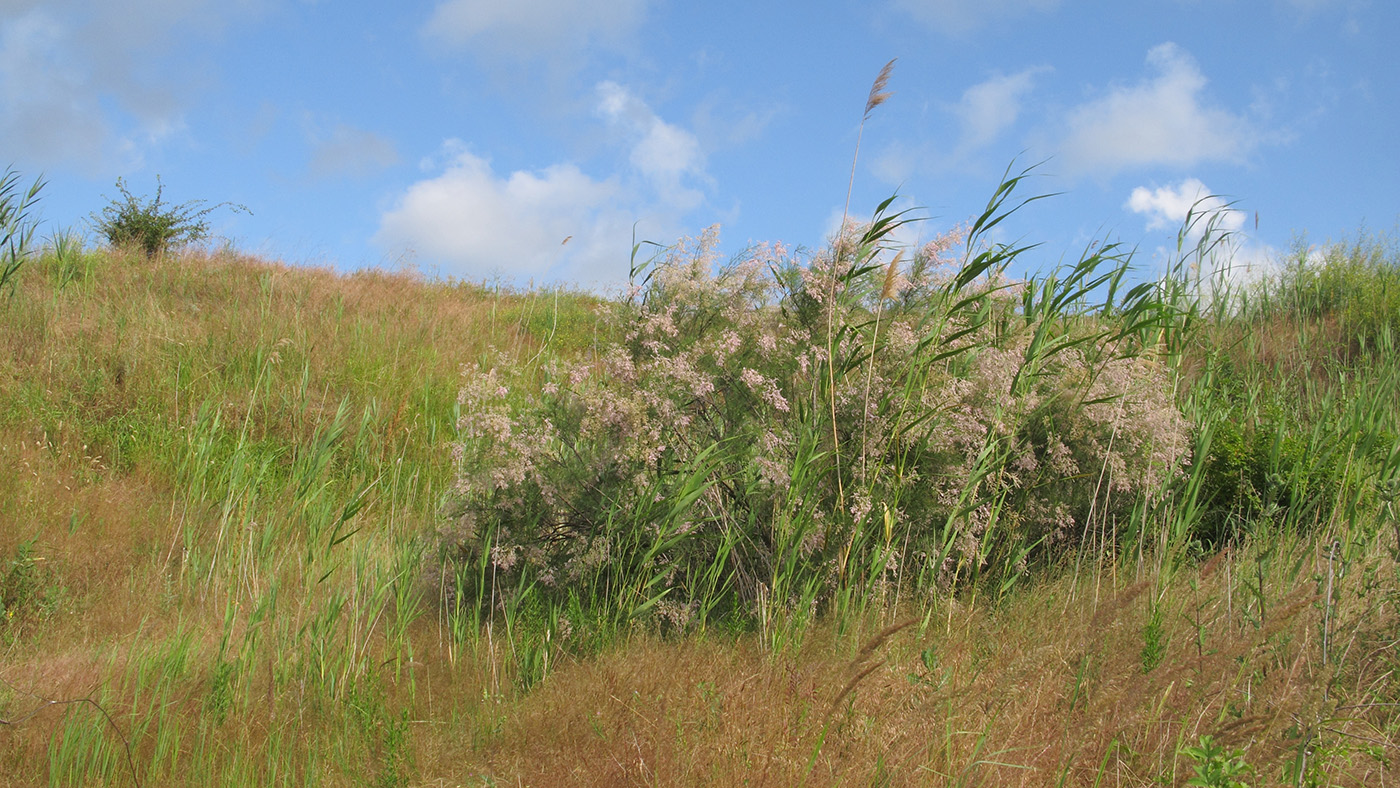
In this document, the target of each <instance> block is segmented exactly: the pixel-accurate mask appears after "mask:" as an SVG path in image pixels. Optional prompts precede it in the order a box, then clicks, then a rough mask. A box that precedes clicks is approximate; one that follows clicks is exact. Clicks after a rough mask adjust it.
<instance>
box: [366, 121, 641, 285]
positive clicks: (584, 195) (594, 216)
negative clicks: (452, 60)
mask: <svg viewBox="0 0 1400 788" xmlns="http://www.w3.org/2000/svg"><path fill="white" fill-rule="evenodd" d="M444 150H445V153H446V154H447V156H448V157H449V163H448V165H447V167H446V169H445V170H444V171H443V172H442V173H441V174H439V175H437V176H436V177H433V178H428V179H426V180H423V181H419V182H418V183H415V184H413V185H412V186H410V187H409V188H408V190H407V191H406V192H405V193H404V194H403V195H402V196H401V197H400V198H399V199H398V200H397V202H396V203H395V205H394V206H393V207H392V208H391V209H390V210H389V211H387V212H386V213H385V214H384V215H383V216H382V217H381V220H380V226H379V231H378V233H376V235H375V238H374V241H375V243H377V244H378V245H379V246H381V247H384V248H386V249H401V248H403V247H408V248H411V249H412V250H413V252H414V253H416V254H417V255H418V256H419V257H420V258H421V259H423V260H425V261H427V262H432V263H436V264H440V265H441V266H442V268H443V273H447V274H452V275H455V276H460V277H465V278H469V279H480V278H487V277H492V276H498V275H500V276H505V277H506V278H507V279H511V280H515V281H517V282H524V281H526V280H529V279H533V280H535V281H537V282H538V281H541V280H544V279H570V280H573V281H578V282H584V283H594V282H600V281H622V280H624V279H626V277H627V271H626V267H627V252H628V250H629V249H630V248H631V233H632V219H631V218H630V216H629V215H626V214H624V213H623V212H622V211H620V210H618V209H617V208H615V207H613V206H614V205H615V204H616V202H617V199H618V197H619V194H620V191H621V187H620V185H619V184H618V182H617V181H616V180H615V179H612V180H606V181H597V180H594V179H592V178H590V177H589V176H587V175H585V174H584V173H583V172H581V171H580V170H579V169H578V168H577V167H576V166H574V165H572V164H557V165H554V166H551V167H547V168H545V169H544V170H541V171H538V172H525V171H516V172H512V173H510V174H509V175H504V176H501V175H497V174H496V173H495V171H494V170H493V169H492V167H491V163H490V162H489V161H487V160H486V159H483V158H481V157H479V156H476V155H474V154H472V153H471V152H469V151H467V150H466V149H465V148H464V146H463V145H462V143H460V142H458V141H456V140H449V141H448V142H447V143H445V145H444ZM571 236H572V237H571ZM566 238H568V239H570V240H569V242H568V243H567V244H565V243H564V240H565V239H566Z"/></svg>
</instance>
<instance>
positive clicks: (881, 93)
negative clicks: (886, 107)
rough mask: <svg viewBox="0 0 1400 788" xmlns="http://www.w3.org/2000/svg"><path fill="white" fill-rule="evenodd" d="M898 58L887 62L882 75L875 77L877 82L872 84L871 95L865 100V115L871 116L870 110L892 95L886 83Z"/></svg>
mask: <svg viewBox="0 0 1400 788" xmlns="http://www.w3.org/2000/svg"><path fill="white" fill-rule="evenodd" d="M898 59H899V58H893V59H891V60H890V62H888V63H886V64H885V67H884V68H882V69H880V75H879V76H877V77H875V82H874V83H873V84H871V86H870V97H869V98H867V99H866V100H865V117H867V118H868V117H870V112H871V111H872V110H874V109H875V108H876V107H878V106H880V105H881V104H884V103H885V99H887V98H889V97H890V96H891V95H892V94H891V93H890V92H889V91H887V90H885V85H886V84H888V83H889V81H890V72H892V71H894V61H895V60H898Z"/></svg>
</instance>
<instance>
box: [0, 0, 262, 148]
mask: <svg viewBox="0 0 1400 788" xmlns="http://www.w3.org/2000/svg"><path fill="white" fill-rule="evenodd" d="M6 11H7V13H6V14H5V18H4V19H3V20H2V21H0V148H3V149H5V150H7V151H8V152H9V153H10V155H12V156H18V157H22V158H25V159H28V160H31V161H34V162H36V163H38V164H40V165H41V166H77V167H79V168H82V169H86V170H88V171H96V170H99V169H103V168H110V167H113V166H117V167H123V168H131V167H134V166H136V165H138V164H139V162H140V160H141V156H142V152H143V151H144V150H145V149H146V148H148V147H149V146H151V145H153V144H158V143H159V142H161V141H162V140H165V139H167V138H169V137H171V136H172V135H175V134H178V133H179V132H180V131H181V130H182V129H183V128H184V119H183V113H184V105H185V102H186V100H187V97H188V96H190V95H192V94H193V93H194V92H195V86H196V84H197V83H196V80H197V79H198V74H199V73H200V71H201V68H200V66H199V65H198V64H199V61H198V60H194V61H186V63H185V65H184V67H182V68H180V69H169V68H165V67H163V66H164V64H165V59H166V58H167V57H168V56H169V55H170V54H172V53H173V52H175V51H177V50H180V49H181V48H188V47H189V46H190V45H191V43H192V42H196V41H200V40H203V39H207V38H208V37H209V36H212V35H214V34H216V33H218V32H219V31H220V30H222V29H223V28H224V27H225V26H226V25H227V24H229V23H230V22H231V21H234V20H238V19H242V18H246V17H248V16H250V15H253V14H255V13H256V8H255V4H254V3H252V2H247V1H235V2H227V3H224V2H214V0H191V1H190V2H182V3H171V2H168V0H128V1H127V2H122V3H92V2H84V1H83V0H54V1H53V2H44V3H34V2H29V3H25V2H20V3H13V2H12V3H8V4H6Z"/></svg>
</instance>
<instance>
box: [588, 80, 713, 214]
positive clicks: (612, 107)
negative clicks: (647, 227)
mask: <svg viewBox="0 0 1400 788" xmlns="http://www.w3.org/2000/svg"><path fill="white" fill-rule="evenodd" d="M597 93H598V104H597V106H596V112H597V114H598V116H599V117H601V118H602V119H603V120H605V121H606V122H607V123H608V124H609V125H610V126H612V127H614V128H616V129H619V130H621V131H622V133H623V134H624V135H626V137H627V138H628V141H629V142H630V144H631V145H632V152H631V155H630V157H629V161H630V162H631V164H632V166H633V167H634V168H635V169H636V171H637V172H638V173H639V174H640V175H641V176H642V177H643V178H645V179H646V180H647V181H648V182H649V183H650V184H651V186H652V187H653V188H654V189H655V190H656V192H657V195H658V197H659V198H660V199H661V200H662V202H664V203H666V204H667V205H669V206H671V207H673V208H676V209H679V210H681V211H688V210H691V209H693V208H695V207H697V206H699V205H700V203H701V202H703V201H704V194H703V193H701V192H700V191H699V190H697V189H695V188H693V187H692V186H690V185H688V183H687V181H689V180H691V179H695V180H700V181H704V182H708V181H709V178H708V176H707V175H706V174H705V156H704V153H703V152H702V151H701V150H700V142H699V141H698V140H697V139H696V138H695V135H694V134H691V133H690V132H688V131H686V130H685V129H682V128H680V127H679V126H675V125H673V124H670V123H667V122H666V121H664V120H662V119H661V118H660V117H658V116H657V115H656V113H654V112H652V110H651V107H649V106H647V104H646V102H644V101H642V100H641V99H640V98H637V97H636V96H635V95H633V94H632V93H631V92H630V91H629V90H627V88H625V87H623V86H621V85H619V84H617V83H616V82H611V81H609V82H601V83H599V84H598V86H597Z"/></svg>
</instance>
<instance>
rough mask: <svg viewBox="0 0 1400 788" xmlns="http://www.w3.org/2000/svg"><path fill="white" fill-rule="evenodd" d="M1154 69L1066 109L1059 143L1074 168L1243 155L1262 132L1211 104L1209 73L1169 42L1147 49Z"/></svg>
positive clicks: (1101, 170) (1111, 168)
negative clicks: (1148, 74) (1207, 94)
mask: <svg viewBox="0 0 1400 788" xmlns="http://www.w3.org/2000/svg"><path fill="white" fill-rule="evenodd" d="M1147 64H1148V66H1149V68H1150V69H1151V70H1152V71H1153V72H1155V73H1154V74H1153V76H1151V77H1149V78H1147V79H1144V80H1143V81H1141V82H1138V83H1136V84H1132V85H1120V86H1116V87H1113V88H1110V89H1109V90H1108V92H1107V93H1105V94H1104V95H1103V96H1101V97H1099V98H1097V99H1094V100H1092V101H1090V102H1088V103H1086V104H1082V105H1080V106H1079V107H1076V108H1074V109H1073V110H1071V111H1070V112H1069V114H1068V116H1067V119H1066V127H1067V129H1066V132H1065V135H1064V138H1063V141H1062V142H1061V143H1060V145H1059V150H1060V161H1062V162H1063V163H1064V166H1065V167H1066V168H1067V169H1068V170H1069V171H1071V172H1078V173H1092V174H1101V175H1111V174H1113V173H1115V172H1119V171H1121V170H1124V169H1129V168H1133V167H1142V166H1149V165H1163V164H1165V165H1173V166H1179V167H1186V166H1193V165H1196V164H1200V163H1202V162H1211V161H1236V162H1237V161H1241V160H1243V159H1244V158H1245V157H1246V156H1248V155H1249V153H1250V152H1251V151H1253V150H1254V148H1255V147H1256V146H1257V145H1258V144H1259V143H1260V141H1261V140H1262V139H1263V137H1264V134H1263V132H1262V131H1261V130H1260V129H1258V128H1257V127H1256V125H1255V124H1254V123H1253V122H1252V121H1251V120H1250V119H1249V118H1247V117H1245V116H1243V115H1240V114H1237V113H1234V112H1231V111H1229V110H1227V109H1223V108H1220V107H1216V106H1212V105H1210V104H1209V103H1208V102H1207V100H1206V98H1205V97H1204V96H1203V92H1204V89H1205V86H1206V77H1205V75H1204V74H1202V73H1201V70H1200V68H1199V66H1197V64H1196V61H1195V60H1194V59H1193V58H1192V57H1191V56H1190V55H1189V54H1187V53H1186V52H1185V51H1183V50H1182V49H1181V48H1180V47H1178V46H1177V45H1175V44H1172V43H1166V44H1160V45H1158V46H1155V47H1153V48H1152V49H1151V50H1150V51H1149V52H1148V53H1147Z"/></svg>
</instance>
